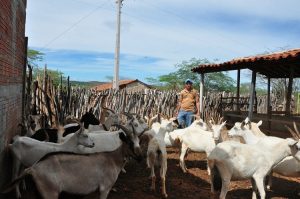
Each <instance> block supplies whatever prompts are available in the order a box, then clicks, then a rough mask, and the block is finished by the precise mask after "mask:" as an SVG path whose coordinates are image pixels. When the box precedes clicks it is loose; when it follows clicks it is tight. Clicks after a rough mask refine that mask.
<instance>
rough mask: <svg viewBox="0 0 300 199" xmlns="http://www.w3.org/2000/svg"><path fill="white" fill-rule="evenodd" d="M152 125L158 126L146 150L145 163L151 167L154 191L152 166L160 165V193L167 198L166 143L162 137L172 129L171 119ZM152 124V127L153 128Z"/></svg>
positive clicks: (152, 188) (153, 182) (153, 183)
mask: <svg viewBox="0 0 300 199" xmlns="http://www.w3.org/2000/svg"><path fill="white" fill-rule="evenodd" d="M153 126H159V128H158V129H156V130H157V131H158V132H157V133H156V135H155V136H154V137H153V138H152V139H151V140H150V142H149V145H148V151H147V165H148V168H150V169H151V179H152V183H151V190H153V191H155V180H156V177H155V172H154V167H155V166H159V167H160V177H161V183H162V195H163V197H164V198H167V197H168V195H167V193H166V173H167V150H166V144H165V142H164V137H165V134H166V132H168V131H172V130H173V126H172V121H167V120H165V121H162V123H161V124H159V123H154V124H153ZM153 126H152V128H153Z"/></svg>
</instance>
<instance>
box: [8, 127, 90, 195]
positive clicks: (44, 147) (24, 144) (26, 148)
mask: <svg viewBox="0 0 300 199" xmlns="http://www.w3.org/2000/svg"><path fill="white" fill-rule="evenodd" d="M94 145H95V144H94V142H93V141H92V139H91V138H90V137H89V136H88V135H87V134H85V133H82V129H81V130H80V131H78V132H77V133H75V134H74V135H73V136H72V137H71V138H70V139H69V140H67V141H66V142H64V143H61V144H57V143H51V142H40V141H38V140H34V139H32V138H29V137H21V136H15V137H14V141H13V143H12V144H9V146H8V149H9V150H10V151H11V153H12V155H13V171H12V179H15V178H16V177H17V176H18V174H19V172H20V167H21V165H23V166H25V167H29V166H32V165H33V164H34V163H36V162H37V161H39V160H40V159H41V158H42V157H43V156H45V155H46V154H48V153H52V152H56V151H65V152H78V153H79V152H80V150H82V149H81V148H84V147H94ZM79 146H83V147H81V148H80V147H79ZM16 195H17V198H19V197H20V196H21V195H20V192H19V189H17V190H16Z"/></svg>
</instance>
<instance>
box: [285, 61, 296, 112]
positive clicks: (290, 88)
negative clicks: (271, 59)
mask: <svg viewBox="0 0 300 199" xmlns="http://www.w3.org/2000/svg"><path fill="white" fill-rule="evenodd" d="M293 78H294V68H293V67H290V76H289V85H288V92H287V95H286V108H285V110H286V112H285V114H286V115H290V114H291V99H292V91H293Z"/></svg>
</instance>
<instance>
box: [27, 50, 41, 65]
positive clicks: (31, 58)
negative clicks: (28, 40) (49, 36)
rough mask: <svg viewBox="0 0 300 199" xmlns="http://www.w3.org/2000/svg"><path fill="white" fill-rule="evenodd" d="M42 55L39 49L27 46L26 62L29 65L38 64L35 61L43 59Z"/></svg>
mask: <svg viewBox="0 0 300 199" xmlns="http://www.w3.org/2000/svg"><path fill="white" fill-rule="evenodd" d="M44 55H45V54H44V53H42V52H40V51H37V50H33V49H30V48H28V50H27V61H28V64H29V65H31V66H35V67H37V66H38V64H37V62H40V61H43V60H44Z"/></svg>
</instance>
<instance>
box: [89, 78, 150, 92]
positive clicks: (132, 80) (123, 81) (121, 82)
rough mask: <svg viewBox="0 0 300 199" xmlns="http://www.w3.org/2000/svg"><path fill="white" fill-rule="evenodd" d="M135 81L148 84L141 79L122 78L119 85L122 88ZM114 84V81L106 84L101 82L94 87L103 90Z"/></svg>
mask: <svg viewBox="0 0 300 199" xmlns="http://www.w3.org/2000/svg"><path fill="white" fill-rule="evenodd" d="M134 82H140V83H142V84H144V85H147V84H145V83H143V82H141V81H139V80H138V79H127V80H120V81H119V87H120V88H121V89H122V87H125V86H126V85H128V84H131V83H134ZM112 86H113V84H112V83H105V84H100V85H98V86H95V87H93V89H95V90H97V91H103V90H107V89H111V88H112ZM147 86H148V85H147Z"/></svg>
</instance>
